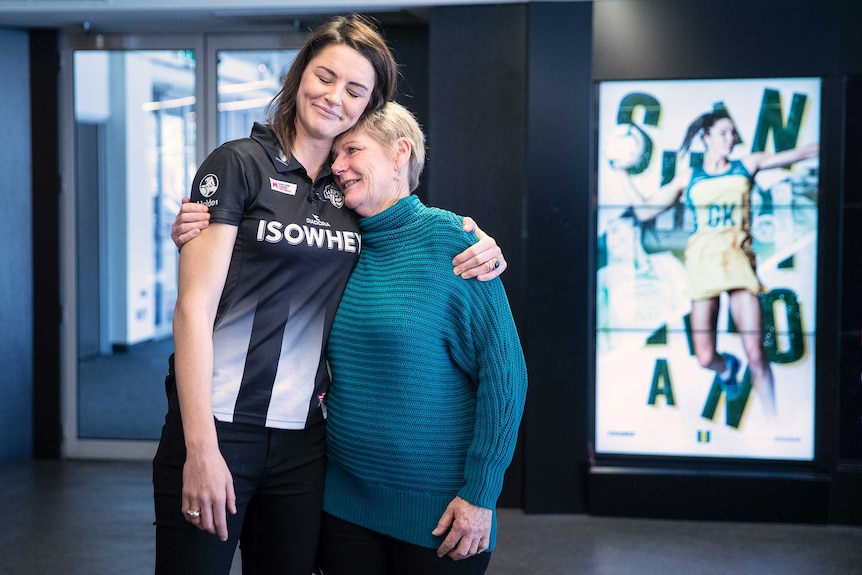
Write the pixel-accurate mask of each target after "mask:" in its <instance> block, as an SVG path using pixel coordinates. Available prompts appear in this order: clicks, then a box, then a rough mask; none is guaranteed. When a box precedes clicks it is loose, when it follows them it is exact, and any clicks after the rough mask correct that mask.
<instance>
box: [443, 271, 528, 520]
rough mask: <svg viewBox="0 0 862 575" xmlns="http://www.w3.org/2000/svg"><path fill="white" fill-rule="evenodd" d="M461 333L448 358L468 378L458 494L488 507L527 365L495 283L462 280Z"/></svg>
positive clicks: (513, 436) (519, 407)
mask: <svg viewBox="0 0 862 575" xmlns="http://www.w3.org/2000/svg"><path fill="white" fill-rule="evenodd" d="M462 288H463V297H464V300H463V305H464V307H463V309H462V313H463V319H462V321H463V323H464V326H463V330H462V331H461V341H460V344H459V345H458V346H453V350H452V352H453V357H454V358H455V361H456V362H458V363H459V364H460V365H461V366H462V369H465V371H467V372H468V373H472V374H474V376H473V377H474V378H475V381H476V383H477V389H476V422H475V427H474V432H473V440H472V442H471V444H470V447H469V449H468V451H467V457H466V461H465V465H464V486H463V488H462V489H461V490H460V492H459V493H458V495H460V496H461V497H462V498H464V499H466V500H467V501H469V502H470V503H473V504H474V505H479V506H481V507H486V508H494V507H495V506H496V502H497V498H498V497H499V495H500V491H501V490H502V487H503V475H504V473H505V471H506V469H507V468H508V467H509V464H510V463H511V461H512V455H513V453H514V451H515V445H516V443H517V440H518V427H519V426H520V422H521V416H522V414H523V411H524V402H525V400H526V394H527V367H526V363H525V361H524V354H523V351H522V349H521V343H520V339H519V337H518V331H517V328H516V326H515V321H514V319H513V317H512V311H511V308H510V307H509V301H508V299H507V297H506V291H505V288H504V287H503V284H502V282H501V281H500V279H499V278H498V279H494V280H492V281H490V282H478V281H464V282H463V285H462Z"/></svg>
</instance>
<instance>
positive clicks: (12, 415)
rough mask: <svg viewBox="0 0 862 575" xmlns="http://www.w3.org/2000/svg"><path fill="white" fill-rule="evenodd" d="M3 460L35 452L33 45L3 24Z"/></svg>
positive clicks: (0, 313)
mask: <svg viewBox="0 0 862 575" xmlns="http://www.w3.org/2000/svg"><path fill="white" fill-rule="evenodd" d="M0 54H3V57H2V58H0V78H2V82H0V133H2V134H3V138H2V140H0V173H2V174H3V209H2V210H0V237H2V240H0V266H2V272H0V294H2V297H0V365H2V372H0V461H2V460H6V459H21V458H28V457H30V456H31V455H32V450H33V441H32V434H31V425H32V417H31V413H32V407H33V331H32V326H33V291H32V289H33V283H32V279H33V276H32V272H33V254H32V236H33V234H32V224H31V220H30V218H31V212H32V210H31V205H32V204H31V194H30V191H31V187H32V186H31V174H30V100H29V98H30V90H29V84H30V82H29V75H28V70H29V49H28V36H27V33H26V32H21V31H12V30H0Z"/></svg>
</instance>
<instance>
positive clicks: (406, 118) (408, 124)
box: [338, 101, 425, 192]
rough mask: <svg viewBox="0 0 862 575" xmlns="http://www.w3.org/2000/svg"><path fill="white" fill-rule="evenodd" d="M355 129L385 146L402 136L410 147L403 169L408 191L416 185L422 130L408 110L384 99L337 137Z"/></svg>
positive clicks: (421, 165) (422, 166) (421, 166)
mask: <svg viewBox="0 0 862 575" xmlns="http://www.w3.org/2000/svg"><path fill="white" fill-rule="evenodd" d="M358 130H363V131H364V132H365V133H366V134H368V135H369V136H371V137H372V138H373V139H374V140H375V141H376V142H378V143H379V144H382V145H383V146H387V147H391V146H392V145H393V144H394V143H395V140H397V139H398V138H405V139H406V140H407V141H408V142H409V143H410V148H411V151H410V161H409V165H408V170H407V180H408V184H409V187H410V192H413V191H414V190H415V189H416V188H417V187H419V176H421V175H422V170H424V169H425V134H423V133H422V128H421V127H420V126H419V122H417V121H416V118H415V117H414V116H413V114H411V113H410V110H408V109H407V108H405V107H404V106H402V105H401V104H399V103H397V102H391V101H390V102H387V103H386V105H385V106H383V107H382V108H380V109H379V110H374V111H373V112H368V113H366V114H365V115H364V116H363V117H362V118H361V119H360V120H359V122H357V123H356V125H355V126H354V127H353V128H351V129H350V130H349V131H347V132H345V133H344V134H342V135H340V136H339V137H338V140H340V139H341V138H343V137H345V136H346V135H347V134H349V133H351V132H356V131H358Z"/></svg>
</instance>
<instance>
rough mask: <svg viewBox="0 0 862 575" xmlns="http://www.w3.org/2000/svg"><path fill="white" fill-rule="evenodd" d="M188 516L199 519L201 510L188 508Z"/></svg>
mask: <svg viewBox="0 0 862 575" xmlns="http://www.w3.org/2000/svg"><path fill="white" fill-rule="evenodd" d="M186 516H187V517H188V518H189V519H197V518H198V517H200V516H201V512H200V511H196V510H195V509H186Z"/></svg>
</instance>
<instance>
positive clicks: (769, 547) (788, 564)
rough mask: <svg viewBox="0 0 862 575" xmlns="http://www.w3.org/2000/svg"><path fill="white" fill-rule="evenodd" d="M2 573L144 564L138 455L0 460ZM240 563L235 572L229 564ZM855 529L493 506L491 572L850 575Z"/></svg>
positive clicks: (148, 536)
mask: <svg viewBox="0 0 862 575" xmlns="http://www.w3.org/2000/svg"><path fill="white" fill-rule="evenodd" d="M0 485H2V486H3V487H4V490H3V493H2V496H0V518H2V522H3V528H2V529H0V548H2V549H3V553H2V554H0V574H4V575H5V574H8V575H30V574H39V575H54V574H57V575H59V574H63V575H103V574H104V575H108V574H110V575H122V574H135V575H137V574H145V573H152V563H153V556H154V544H153V526H152V504H151V498H152V489H151V485H150V465H149V463H146V462H141V463H139V462H75V461H67V462H56V461H25V462H6V463H0ZM238 567H239V566H238V565H237V566H235V570H234V571H235V572H236V573H239V569H238ZM859 573H862V528H860V527H843V526H822V525H786V524H741V523H717V522H688V521H686V522H680V521H660V520H636V519H615V518H601V517H590V516H586V515H525V514H523V513H522V512H521V511H519V510H513V509H505V510H501V511H500V533H499V541H498V548H497V550H496V551H495V552H494V555H493V557H492V560H491V566H490V568H489V570H488V574H489V575H533V574H542V575H548V574H582V575H629V574H630V575H644V574H662V575H663V574H674V575H676V574H698V575H710V574H716V575H728V574H734V575H736V574H753V575H772V574H775V575H794V574H806V575H833V574H834V575H850V574H859Z"/></svg>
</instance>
